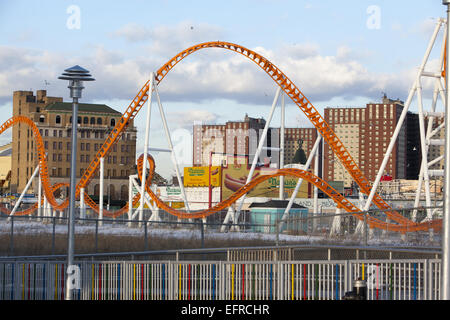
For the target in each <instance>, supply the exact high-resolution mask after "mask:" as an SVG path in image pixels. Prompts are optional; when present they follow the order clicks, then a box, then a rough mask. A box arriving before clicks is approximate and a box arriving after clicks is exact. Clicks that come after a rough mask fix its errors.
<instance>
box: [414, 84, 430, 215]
mask: <svg viewBox="0 0 450 320" xmlns="http://www.w3.org/2000/svg"><path fill="white" fill-rule="evenodd" d="M417 100H418V103H419V132H420V147H421V148H420V149H421V152H422V168H423V180H424V181H423V182H425V203H426V206H427V207H431V196H430V177H429V175H428V146H427V144H426V136H425V121H424V114H423V103H422V85H421V82H420V79H418V80H417ZM430 215H431V210H430V209H427V218H428V219H431V218H432V217H431V216H430Z"/></svg>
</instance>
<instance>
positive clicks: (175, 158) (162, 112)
mask: <svg viewBox="0 0 450 320" xmlns="http://www.w3.org/2000/svg"><path fill="white" fill-rule="evenodd" d="M155 93H156V100H157V102H158V107H159V113H160V114H161V120H162V123H163V126H164V131H165V133H166V138H167V144H168V145H169V149H170V150H171V159H172V163H173V165H174V166H175V172H176V175H177V179H178V184H179V185H180V190H181V196H182V197H183V201H184V205H185V208H186V211H187V212H190V209H189V203H188V200H187V197H186V192H185V190H184V185H183V183H182V180H181V174H180V168H179V167H178V161H177V157H176V155H175V151H174V149H173V143H172V138H171V136H170V131H169V126H168V124H167V120H166V115H165V114H164V109H163V107H162V104H161V99H160V97H159V92H158V88H157V87H156V86H155Z"/></svg>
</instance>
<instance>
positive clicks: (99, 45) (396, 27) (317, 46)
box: [0, 0, 446, 177]
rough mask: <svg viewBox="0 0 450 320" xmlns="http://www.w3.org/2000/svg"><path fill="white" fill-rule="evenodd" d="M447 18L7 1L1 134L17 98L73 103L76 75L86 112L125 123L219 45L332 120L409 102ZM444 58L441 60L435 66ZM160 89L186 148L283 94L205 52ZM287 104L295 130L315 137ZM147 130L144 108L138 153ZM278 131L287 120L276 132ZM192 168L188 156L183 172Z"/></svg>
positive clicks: (152, 3)
mask: <svg viewBox="0 0 450 320" xmlns="http://www.w3.org/2000/svg"><path fill="white" fill-rule="evenodd" d="M445 15H446V11H445V7H444V6H443V5H442V1H441V0H409V1H406V0H396V1H376V0H371V1H364V0H341V1H335V0H333V1H331V0H321V1H312V0H292V1H290V0H285V1H284V0H278V1H277V0H258V1H256V0H255V1H253V0H240V1H234V0H229V1H212V0H209V1H203V0H191V1H171V0H147V1H144V0H128V1H114V2H113V1H102V0H97V1H81V0H78V1H77V0H70V1H65V0H60V1H56V0H55V1H50V0H40V1H26V0H15V1H12V0H11V1H9V0H0V123H3V122H4V121H6V120H7V119H8V118H9V117H11V116H12V94H13V91H15V90H30V89H31V90H33V91H36V90H39V89H46V90H47V93H48V95H49V96H58V97H60V96H61V97H64V100H65V101H70V98H69V90H68V89H67V83H66V82H65V81H62V80H58V79H57V78H58V76H59V75H60V74H61V73H62V72H63V70H64V69H66V68H68V67H71V66H73V65H77V64H78V65H80V66H82V67H84V68H86V69H88V70H89V71H90V72H91V74H92V76H93V77H94V78H95V79H96V81H94V82H89V83H86V84H85V89H84V91H83V97H82V99H81V102H91V103H105V104H107V105H109V106H111V107H112V108H114V109H116V110H118V111H121V112H123V111H124V110H125V109H126V108H127V107H128V106H129V105H130V103H131V101H132V100H133V99H134V97H135V96H136V94H137V93H138V91H139V90H140V89H141V88H142V86H143V85H144V84H145V82H146V81H147V80H148V79H149V77H150V74H151V72H153V71H156V70H158V69H159V68H160V66H162V65H163V64H164V63H165V62H167V61H168V60H169V59H170V58H172V57H173V56H175V55H176V54H177V53H179V52H180V51H182V50H184V49H186V48H188V47H190V46H192V45H194V44H197V43H201V42H207V41H218V40H220V41H226V42H232V43H236V44H239V45H242V46H244V47H247V48H249V49H252V50H254V51H256V52H258V53H259V54H261V55H263V56H264V57H266V58H267V59H269V60H270V61H271V62H272V63H273V64H275V65H276V66H277V67H278V68H279V69H280V70H281V71H283V72H284V73H285V74H286V75H287V76H288V77H289V78H290V79H291V80H292V81H293V82H294V83H295V84H296V86H297V87H298V88H300V90H301V91H302V92H303V93H304V95H305V96H306V97H307V98H308V99H309V100H310V101H311V103H312V104H313V105H314V106H315V107H316V108H317V109H318V110H319V111H320V112H321V113H322V114H323V109H324V108H326V107H338V106H340V107H342V106H349V107H364V106H365V105H366V104H367V103H369V102H375V101H379V100H380V99H381V97H382V95H383V93H386V94H387V96H388V97H390V98H393V99H397V98H399V99H401V100H406V98H407V96H408V92H409V90H410V88H411V86H412V84H413V81H414V79H415V75H416V72H417V68H418V66H419V65H420V63H421V61H422V58H423V55H424V53H425V49H426V47H427V44H428V41H429V39H430V37H431V34H432V32H433V30H434V28H435V25H436V22H437V19H438V18H443V17H445ZM438 40H440V41H439V46H440V44H441V41H442V36H440V37H439V38H438ZM438 54H439V50H436V51H433V52H432V55H431V57H430V59H431V60H430V65H431V66H432V65H433V62H434V63H435V64H436V60H437V58H438ZM424 87H425V88H426V87H427V84H426V83H425V85H424ZM158 90H159V93H160V96H161V102H162V105H163V107H164V112H165V115H166V117H167V119H168V122H169V129H170V132H171V135H172V139H173V143H174V145H175V146H180V145H182V140H183V139H182V138H181V137H182V136H184V135H186V133H192V126H193V124H194V123H199V122H202V123H209V124H212V123H217V124H223V123H225V122H226V121H229V120H242V119H243V118H244V116H245V114H248V115H249V116H250V117H264V118H267V116H268V113H269V110H270V106H271V105H272V102H273V99H274V96H275V92H276V90H277V87H276V85H275V83H274V82H273V81H272V80H271V79H270V78H269V77H268V76H267V74H266V73H265V72H264V71H263V70H261V69H260V68H258V66H257V65H256V64H254V63H253V62H252V61H250V60H249V59H247V58H245V57H242V56H241V55H236V54H235V53H233V52H230V51H227V50H223V49H204V50H200V51H199V52H196V53H195V54H193V55H190V56H189V57H187V58H186V59H184V60H183V61H182V62H180V63H179V64H178V65H177V66H176V67H175V68H174V69H173V70H172V71H171V72H170V73H169V74H168V75H167V76H166V78H165V79H164V80H163V82H161V84H160V85H159V87H158ZM427 97H429V96H427V95H426V94H425V98H427ZM286 103H287V107H286V108H287V111H286V112H287V117H286V119H287V120H286V125H287V126H290V127H299V126H300V127H302V126H303V127H305V126H306V127H311V126H312V125H311V124H310V123H309V122H308V120H307V119H306V117H305V116H304V115H303V114H302V113H301V111H300V110H299V109H298V108H297V106H295V105H294V104H293V103H291V102H290V101H286ZM411 108H412V109H411V110H412V111H414V108H415V106H414V105H412V107H411ZM145 119H146V108H142V110H141V112H140V113H139V114H138V115H137V117H136V119H135V125H136V127H137V129H138V140H137V152H138V153H139V154H140V153H142V151H143V145H144V133H145ZM151 119H152V121H151V126H150V127H151V133H150V145H151V146H152V147H159V148H167V139H166V137H165V135H164V131H163V127H162V124H161V118H160V114H159V112H158V110H157V105H156V104H153V105H152V117H151ZM279 123H280V118H279V112H277V113H276V114H275V116H274V119H273V123H272V126H273V127H277V126H278V127H279ZM10 140H11V135H10V133H8V132H5V133H4V134H3V135H2V136H0V144H4V143H8V142H9V141H10ZM186 141H188V140H186V139H185V142H186ZM186 154H187V156H186ZM154 156H155V158H156V166H157V171H158V172H160V173H161V174H162V175H163V176H165V177H169V176H170V175H172V174H174V172H175V171H174V167H173V166H172V165H171V161H170V160H169V159H170V158H169V156H168V155H167V154H163V153H159V154H154ZM189 159H192V158H189V152H185V153H184V156H182V159H181V160H180V165H181V166H184V165H190V163H189Z"/></svg>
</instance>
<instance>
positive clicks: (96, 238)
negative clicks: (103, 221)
mask: <svg viewBox="0 0 450 320" xmlns="http://www.w3.org/2000/svg"><path fill="white" fill-rule="evenodd" d="M97 249H98V219H95V253H97Z"/></svg>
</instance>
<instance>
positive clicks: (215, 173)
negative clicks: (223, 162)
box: [184, 166, 222, 187]
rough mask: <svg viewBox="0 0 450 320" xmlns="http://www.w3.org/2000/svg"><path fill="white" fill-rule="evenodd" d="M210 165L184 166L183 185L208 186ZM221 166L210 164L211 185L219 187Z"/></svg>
mask: <svg viewBox="0 0 450 320" xmlns="http://www.w3.org/2000/svg"><path fill="white" fill-rule="evenodd" d="M209 168H210V167H206V166H205V167H185V168H184V186H185V187H208V186H209ZM221 173H222V168H221V167H219V166H211V186H213V187H220V185H221V182H222V181H221V176H222V175H221Z"/></svg>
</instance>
